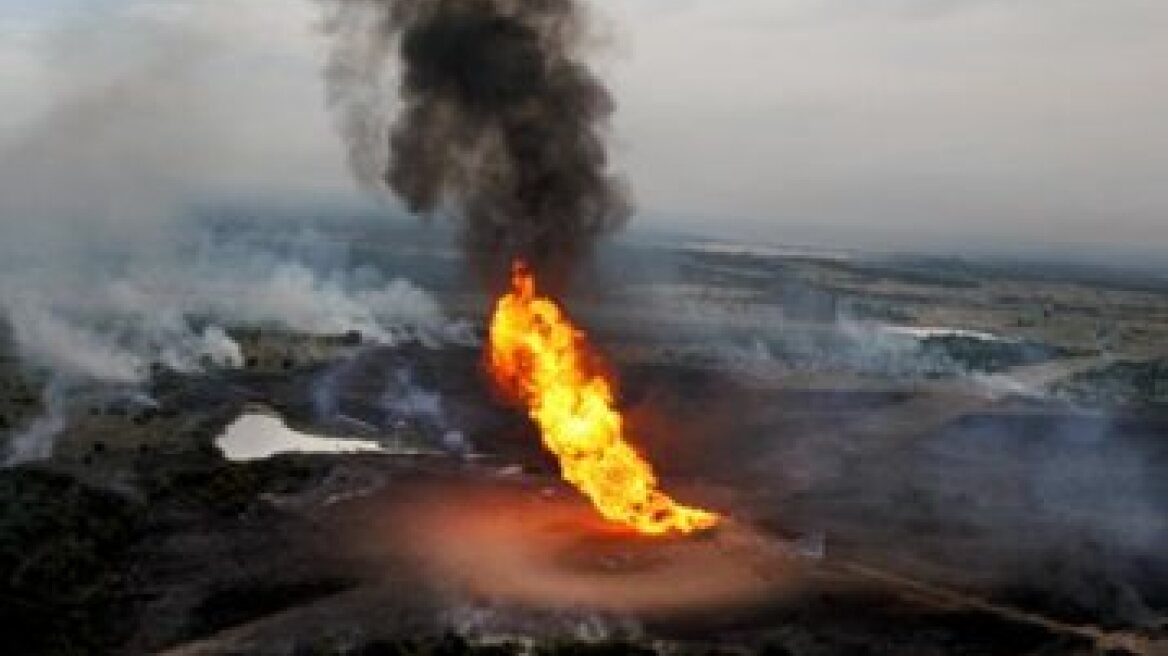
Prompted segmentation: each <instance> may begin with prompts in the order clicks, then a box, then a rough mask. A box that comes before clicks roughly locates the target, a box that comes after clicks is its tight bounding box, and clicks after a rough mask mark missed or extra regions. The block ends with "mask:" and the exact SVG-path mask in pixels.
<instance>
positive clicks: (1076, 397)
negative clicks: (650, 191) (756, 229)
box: [0, 244, 1168, 655]
mask: <svg viewBox="0 0 1168 656" xmlns="http://www.w3.org/2000/svg"><path fill="white" fill-rule="evenodd" d="M645 248H647V247H645V246H643V245H636V244H633V245H625V246H622V247H620V248H616V249H613V250H612V251H610V252H608V253H606V254H603V256H602V257H601V259H600V260H599V261H598V263H597V264H595V266H596V268H597V272H596V273H597V276H598V279H599V280H605V281H616V280H618V279H619V280H620V282H613V283H612V284H611V285H610V286H608V287H606V288H605V290H604V291H603V293H601V292H598V291H597V290H595V289H584V290H578V291H577V293H576V294H575V295H573V296H572V297H571V298H569V299H568V301H567V303H568V304H569V307H570V308H571V309H572V310H573V314H574V315H576V316H577V317H578V319H579V320H580V322H581V323H582V324H583V325H585V326H587V327H588V328H589V330H590V331H592V332H593V335H594V338H595V341H596V342H597V345H598V347H599V348H600V349H601V350H602V351H603V352H604V353H605V354H606V355H608V357H609V358H610V360H611V363H612V366H613V370H614V373H615V374H617V376H618V377H619V380H620V384H619V388H620V392H619V394H620V404H621V407H622V409H623V410H624V412H625V414H626V417H627V420H628V425H629V431H630V434H631V435H632V439H633V440H634V441H635V442H636V444H637V445H638V447H639V448H640V449H641V450H642V451H643V452H644V453H645V455H646V456H647V457H648V458H649V460H650V461H651V462H653V463H654V465H655V467H656V468H657V470H658V471H659V473H660V475H661V478H662V481H663V485H664V487H665V488H666V489H669V490H670V491H671V492H674V493H675V494H676V495H677V496H678V497H680V498H682V499H683V500H685V501H687V502H692V503H699V504H702V505H705V506H708V507H710V508H713V509H715V510H717V511H718V512H720V513H721V514H722V515H723V516H724V517H725V518H726V519H725V521H724V522H723V525H722V526H720V527H719V528H717V529H715V530H714V531H712V532H711V533H710V534H705V535H698V536H693V537H690V538H684V539H675V540H666V541H662V542H645V541H643V540H639V539H635V538H633V537H630V536H627V535H622V534H619V533H616V534H614V533H612V532H611V530H609V529H608V528H605V527H603V526H599V525H597V524H596V523H595V521H594V519H593V518H592V517H591V514H590V513H589V512H587V511H588V509H587V508H586V507H584V506H582V505H581V503H580V501H579V500H578V499H577V498H576V496H575V495H574V493H573V492H572V491H571V490H570V489H568V488H567V487H566V486H565V484H564V483H562V482H561V481H559V480H558V477H557V476H556V465H555V462H554V460H552V459H551V458H550V457H549V456H548V455H547V454H546V453H545V452H544V451H543V450H542V448H541V446H540V444H539V438H538V435H536V434H535V431H534V429H533V427H532V426H531V424H530V422H528V421H527V420H526V418H524V417H523V416H522V415H520V414H519V413H517V412H516V411H515V410H514V409H512V408H509V407H506V406H505V405H503V404H502V403H500V401H499V400H498V399H497V398H495V397H494V395H493V394H492V393H491V391H490V388H489V385H488V384H487V382H486V381H485V379H484V377H483V374H482V372H481V369H480V367H481V352H480V349H479V347H477V346H474V345H470V344H461V345H460V344H453V343H445V344H443V343H431V344H422V343H420V342H418V341H410V340H406V341H403V342H401V343H398V344H397V345H387V344H375V343H369V342H366V341H365V340H363V339H362V338H361V336H360V335H352V334H350V335H332V336H306V335H301V334H295V333H292V332H288V331H280V330H275V329H267V328H264V329H259V328H254V327H236V328H233V329H232V330H233V331H234V332H233V334H234V335H235V336H236V337H237V338H238V339H239V340H240V341H241V343H242V344H243V345H244V347H245V355H246V356H247V360H246V362H245V364H244V366H242V367H240V368H237V369H231V368H213V369H209V370H207V371H205V372H203V373H186V374H180V373H174V372H168V371H165V370H161V369H160V370H158V371H156V372H155V373H154V374H153V375H152V376H151V378H150V381H149V382H148V383H147V384H145V385H143V386H142V387H141V388H140V389H137V390H135V393H141V394H143V395H145V396H146V397H148V398H149V399H150V400H151V402H150V403H144V402H140V401H134V400H133V399H135V398H138V397H136V396H133V395H130V394H127V393H125V391H124V390H120V391H119V390H115V391H111V390H110V389H107V388H104V387H103V386H102V385H100V384H97V383H93V384H90V385H86V386H76V387H73V388H71V389H70V396H69V397H68V399H67V401H66V403H65V407H66V414H67V417H68V422H67V424H66V425H65V426H64V427H63V428H62V429H61V430H60V432H59V433H58V434H57V435H56V437H55V442H54V445H53V449H52V454H51V456H50V457H48V458H47V459H40V460H35V461H32V462H27V463H23V464H19V465H14V466H10V467H7V468H5V469H4V470H3V471H0V498H3V504H2V505H0V578H2V580H3V581H4V582H5V585H4V588H3V591H2V593H0V626H3V627H4V630H3V639H2V641H3V645H4V646H5V650H4V651H5V652H6V653H27V654H36V653H53V654H73V653H169V654H235V653H268V654H317V653H329V654H398V653H410V654H417V653H441V654H450V653H512V652H515V651H520V650H526V651H529V652H534V653H768V654H793V655H816V654H1035V655H1038V654H1093V653H1117V654H1118V653H1133V654H1159V653H1165V650H1166V649H1168V626H1166V624H1165V622H1166V618H1168V558H1166V557H1165V554H1168V526H1166V524H1165V518H1166V517H1168V478H1166V477H1165V476H1164V472H1165V471H1168V414H1166V413H1165V412H1164V410H1163V407H1164V406H1163V404H1162V403H1161V401H1162V399H1160V398H1159V396H1158V395H1159V394H1160V392H1161V391H1162V390H1160V387H1159V386H1160V384H1161V382H1162V381H1160V380H1159V379H1158V378H1157V376H1159V374H1160V373H1161V370H1162V369H1163V368H1162V367H1159V365H1158V364H1157V363H1159V362H1161V360H1160V359H1159V358H1162V357H1163V356H1164V354H1163V353H1158V352H1157V351H1156V348H1157V346H1156V344H1157V340H1158V337H1157V335H1160V334H1161V333H1162V331H1164V330H1166V329H1168V328H1166V327H1165V326H1164V325H1163V322H1162V321H1161V319H1162V318H1163V317H1164V316H1168V315H1165V314H1164V310H1163V308H1164V307H1165V306H1168V303H1166V302H1165V301H1164V300H1163V297H1161V296H1158V295H1157V293H1156V292H1155V291H1149V290H1147V289H1144V288H1143V287H1141V288H1138V289H1130V288H1126V287H1124V286H1123V285H1121V284H1119V283H1117V282H1116V281H1115V280H1112V279H1108V280H1107V281H1103V282H1101V281H1099V280H1091V279H1084V280H1069V279H1068V278H1066V277H1062V278H1057V277H1056V279H1055V280H1051V279H1048V278H1043V277H1040V276H1036V275H1022V273H1020V272H1018V271H1012V270H1008V269H1004V268H1003V267H1000V266H999V267H996V268H993V269H992V270H991V269H978V268H976V267H973V266H972V265H969V266H964V265H963V266H957V265H955V264H954V263H952V262H929V263H927V265H926V264H925V263H922V262H916V261H913V262H909V263H906V262H900V261H897V262H895V263H884V264H880V263H866V264H864V265H862V266H861V265H860V264H859V263H854V262H845V261H842V260H838V259H832V258H826V259H825V258H822V257H819V256H810V255H806V254H796V255H792V254H790V253H781V254H762V255H760V254H757V253H753V252H747V251H746V250H744V251H743V252H735V253H726V252H724V249H721V248H718V249H714V248H709V247H703V248H697V249H690V250H686V249H679V248H677V247H673V246H671V247H668V248H663V247H654V249H653V250H652V252H653V253H655V254H656V255H655V256H654V258H655V259H649V258H646V257H644V255H643V249H645ZM383 255H384V254H381V255H379V254H378V253H364V254H361V253H357V254H355V255H354V258H355V260H358V261H359V260H367V261H377V258H378V257H381V256H383ZM383 266H395V265H393V264H392V260H391V264H383ZM396 266H406V265H403V264H401V262H400V261H399V262H398V264H397V265H396ZM430 270H431V271H439V270H440V267H431V269H430ZM618 271H619V272H621V273H620V275H619V276H618V274H617V272H618ZM630 272H631V273H630ZM443 275H445V274H443ZM622 276H623V278H622ZM420 277H421V278H423V280H425V278H426V275H425V273H423V274H422V275H421V276H420ZM429 282H430V284H431V287H433V288H434V289H436V290H437V292H438V295H439V297H440V298H441V300H442V302H443V303H444V305H445V306H446V307H448V308H450V311H451V312H452V314H454V315H456V316H462V317H465V318H467V320H468V321H470V322H471V323H473V324H475V325H476V326H478V327H479V328H480V329H481V321H482V316H483V315H482V313H483V311H484V309H485V305H486V300H485V299H483V298H481V297H478V296H477V295H473V294H468V293H465V292H464V291H462V288H461V286H460V285H459V284H458V283H457V281H455V280H454V279H443V278H441V277H440V275H438V274H435V277H434V278H433V279H432V280H430V281H429ZM1104 282H1106V284H1104ZM1085 289H1091V290H1094V291H1092V292H1091V295H1090V298H1092V299H1094V300H1093V301H1092V303H1094V305H1091V306H1090V307H1086V306H1085V305H1084V304H1082V303H1075V302H1073V301H1074V299H1076V298H1079V299H1080V300H1082V299H1083V298H1086V297H1087V295H1086V292H1084V291H1083V290H1085ZM1099 299H1103V300H1099ZM1141 303H1142V304H1144V307H1145V310H1146V311H1145V312H1144V313H1143V314H1142V315H1138V313H1136V312H1135V310H1134V308H1135V307H1137V306H1139V305H1140V304H1141ZM1100 316H1103V317H1105V318H1106V320H1105V321H1102V322H1101V320H1100V318H1099V317H1100ZM1101 323H1103V324H1106V325H1105V326H1102V327H1101ZM906 327H907V328H908V329H912V330H918V329H922V330H925V332H923V333H921V332H917V333H914V332H912V330H909V331H908V332H904V330H903V329H905V328H906ZM938 327H948V328H952V329H959V330H955V331H950V332H937V333H929V332H928V330H933V329H936V328H938ZM893 328H895V330H893ZM313 340H317V341H313ZM1162 343H1163V342H1160V344H1162ZM1161 348H1162V347H1161ZM1117 363H1118V364H1117ZM1139 363H1143V364H1139ZM1157 367H1159V368H1157ZM5 371H6V372H7V378H6V380H5V388H4V390H5V394H6V397H5V401H4V403H5V406H4V407H5V410H4V412H5V417H6V418H7V419H6V421H7V422H8V423H7V428H5V427H3V426H0V428H3V429H4V430H5V431H7V432H6V433H5V434H6V435H8V436H12V435H17V434H19V430H20V428H21V427H23V426H28V425H29V423H30V422H31V421H32V420H33V419H34V418H35V417H37V416H38V413H41V412H43V411H44V408H43V407H41V405H42V402H41V401H38V399H40V398H41V396H42V394H41V392H42V390H43V389H44V386H45V385H46V384H47V382H46V381H48V380H49V376H48V374H46V373H44V372H41V373H37V372H36V370H35V369H34V370H32V371H30V370H28V369H26V368H24V367H23V366H21V363H20V361H19V360H17V359H15V358H13V359H12V360H7V361H6V364H5ZM1160 378H1162V376H1160ZM1100 380H1104V381H1110V382H1108V383H1107V385H1109V386H1108V387H1107V388H1106V391H1098V390H1099V389H1101V385H1102V383H1098V384H1097V381H1100ZM1165 389H1168V388H1165ZM1092 390H1095V392H1093V391H1092ZM1116 390H1118V391H1116ZM257 413H258V414H263V415H269V416H276V417H278V418H279V419H280V420H281V421H282V422H283V423H284V424H286V425H287V426H288V427H289V428H291V429H294V430H296V431H300V432H303V433H310V434H314V435H323V436H329V437H335V438H342V439H360V440H366V441H372V442H374V443H376V444H379V445H381V446H382V447H383V449H384V452H381V453H351V454H309V453H285V454H279V455H274V456H272V457H269V458H264V459H257V460H249V461H232V460H230V459H229V458H228V457H226V454H225V452H224V451H223V450H222V449H221V448H220V447H219V446H218V443H217V440H218V438H219V436H220V435H221V434H223V432H224V431H225V430H226V429H227V428H228V427H229V426H230V425H232V423H233V422H234V421H235V420H236V419H237V418H238V417H239V416H241V415H245V414H257Z"/></svg>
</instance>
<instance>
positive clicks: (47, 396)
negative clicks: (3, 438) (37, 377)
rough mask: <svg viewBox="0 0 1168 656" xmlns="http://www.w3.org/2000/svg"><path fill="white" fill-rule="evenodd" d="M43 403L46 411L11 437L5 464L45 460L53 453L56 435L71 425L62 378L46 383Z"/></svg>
mask: <svg viewBox="0 0 1168 656" xmlns="http://www.w3.org/2000/svg"><path fill="white" fill-rule="evenodd" d="M42 403H43V404H44V411H43V413H42V414H41V415H40V416H39V417H36V418H35V419H33V420H32V421H31V422H30V423H29V424H28V426H26V427H25V428H24V430H21V431H19V432H17V433H15V434H13V435H12V436H11V437H10V438H9V440H8V443H7V445H6V447H7V452H6V453H4V454H3V464H4V466H5V467H11V466H13V465H20V464H23V463H26V462H34V461H37V460H45V459H46V458H48V457H49V456H51V455H52V454H53V445H54V443H55V442H56V439H57V436H58V435H60V434H61V432H62V431H63V430H65V427H66V426H67V425H68V422H67V420H66V413H65V395H64V390H63V389H62V386H61V383H60V382H59V381H56V380H54V381H52V382H50V383H49V384H48V385H46V386H45V389H44V393H43V398H42Z"/></svg>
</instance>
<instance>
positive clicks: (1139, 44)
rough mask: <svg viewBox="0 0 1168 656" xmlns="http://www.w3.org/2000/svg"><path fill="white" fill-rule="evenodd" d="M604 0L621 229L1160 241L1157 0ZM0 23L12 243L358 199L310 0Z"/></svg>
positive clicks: (72, 5) (1008, 245)
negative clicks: (324, 80)
mask: <svg viewBox="0 0 1168 656" xmlns="http://www.w3.org/2000/svg"><path fill="white" fill-rule="evenodd" d="M594 8H595V13H596V14H597V15H598V17H599V18H600V20H601V22H602V25H603V27H604V29H603V30H602V32H603V38H601V39H599V40H600V41H603V43H599V44H597V52H598V56H599V59H600V64H601V73H602V75H603V76H604V77H605V78H606V79H608V80H610V81H611V83H612V84H613V88H614V94H615V96H616V101H617V104H618V108H617V112H616V115H615V135H614V136H615V140H614V144H615V148H614V158H615V164H616V167H617V168H618V169H620V170H624V171H625V172H627V174H628V176H629V178H630V183H631V186H632V188H633V189H634V191H635V195H636V197H637V205H638V207H639V208H640V210H641V213H640V216H638V217H637V218H636V220H635V221H634V225H637V226H642V227H648V228H665V229H677V230H684V231H690V232H700V233H705V234H713V235H717V236H728V237H738V238H749V239H765V240H769V241H776V242H814V243H819V244H830V245H834V246H839V247H862V248H871V247H878V248H894V249H922V248H923V249H934V250H945V251H952V250H960V251H978V252H990V251H994V250H995V249H1007V250H1009V251H1010V252H1011V253H1017V254H1026V253H1033V252H1038V253H1041V254H1044V255H1047V256H1049V255H1058V254H1068V255H1071V256H1074V257H1091V258H1092V259H1095V260H1104V261H1107V260H1112V261H1122V262H1129V261H1130V259H1131V255H1132V254H1136V255H1141V256H1143V259H1144V260H1147V261H1158V262H1160V263H1163V256H1162V255H1160V254H1161V253H1164V252H1168V231H1166V230H1165V229H1164V227H1163V226H1164V225H1165V217H1166V214H1168V211H1166V210H1168V190H1166V189H1165V188H1164V185H1163V184H1162V180H1163V179H1164V178H1165V175H1166V174H1168V131H1166V130H1164V129H1163V126H1162V117H1163V116H1164V115H1165V113H1166V112H1168V89H1165V87H1164V85H1162V84H1158V83H1157V81H1159V80H1163V79H1165V78H1166V77H1168V42H1165V40H1164V39H1163V38H1162V35H1163V34H1164V33H1165V30H1166V29H1168V6H1165V5H1164V4H1163V3H1161V2H1157V1H1156V0H1119V1H1116V2H1107V3H1101V2H1094V1H1091V0H1070V1H1066V2H1053V1H1046V2H1025V3H1021V2H1001V1H997V0H962V1H952V0H946V1H940V0H938V1H933V2H928V1H923V0H895V1H894V0H882V1H879V2H865V3H858V2H844V1H842V0H835V1H831V2H823V1H812V0H795V1H791V2H772V1H770V0H730V1H724V2H704V3H699V2H680V1H678V0H669V1H668V2H665V1H663V0H624V1H621V2H596V3H594ZM0 17H2V18H3V21H2V22H0V24H2V26H3V27H0V102H3V104H4V106H5V108H6V111H5V113H4V116H2V117H0V154H2V157H0V160H2V163H0V167H2V171H3V175H2V176H0V198H3V201H2V204H0V208H2V209H3V211H4V221H3V224H2V228H0V231H2V232H0V236H3V241H4V243H5V244H13V243H21V244H22V245H24V244H27V243H29V242H30V241H34V240H40V241H44V242H49V243H55V242H54V241H53V239H55V238H56V237H59V236H61V233H64V235H66V236H68V237H73V236H76V234H77V233H76V228H77V227H78V226H80V227H83V228H84V229H85V231H86V234H85V235H83V236H84V237H85V238H86V239H89V238H91V237H93V236H94V235H98V236H107V237H113V236H114V235H116V234H127V233H126V231H125V229H126V227H127V226H129V227H130V230H131V231H132V232H133V233H134V234H135V235H136V236H138V235H140V229H141V228H142V227H143V226H151V229H156V228H153V226H157V225H159V221H160V219H165V218H166V217H168V216H174V215H181V214H182V212H181V209H182V208H183V207H184V206H185V204H186V203H188V202H189V201H191V200H192V199H206V198H208V197H211V198H219V197H223V196H235V197H238V196H241V195H245V196H249V197H253V198H254V197H259V198H267V199H280V200H281V201H282V202H297V201H298V200H299V199H303V198H309V197H313V198H317V199H319V198H342V199H348V198H353V197H356V195H357V194H358V193H359V192H358V191H357V190H356V189H354V185H353V183H352V181H351V176H350V175H349V174H348V172H347V170H346V166H345V161H344V154H343V147H342V145H341V144H340V143H338V139H337V137H336V131H335V130H334V129H333V118H332V117H330V115H329V113H328V112H327V110H326V109H325V106H324V100H323V97H322V93H321V86H320V85H321V82H320V69H321V66H322V63H323V56H324V50H325V48H326V45H327V44H326V40H325V39H324V37H323V36H322V34H321V30H320V22H321V17H322V7H321V6H320V5H319V4H317V3H313V2H308V1H307V0H272V1H267V2H263V3H247V4H246V5H244V6H239V5H237V4H235V3H219V2H199V1H197V0H107V1H106V2H101V3H91V2H80V1H77V0H51V1H49V2H31V1H29V0H17V1H15V2H8V3H6V5H5V8H4V9H3V10H0ZM386 90H387V92H388V91H392V84H390V85H387V87H386ZM391 96H392V94H390V93H387V95H386V97H385V98H383V99H375V100H378V101H384V102H386V103H390V102H392V101H391ZM30 180H33V181H36V184H30V182H29V181H30ZM143 181H146V182H148V184H142V182H143ZM48 219H52V221H48ZM62 225H63V227H62ZM162 225H165V221H163V222H162Z"/></svg>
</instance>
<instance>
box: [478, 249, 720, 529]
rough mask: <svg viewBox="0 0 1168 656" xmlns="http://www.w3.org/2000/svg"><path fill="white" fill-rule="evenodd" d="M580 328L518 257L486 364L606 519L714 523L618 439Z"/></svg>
mask: <svg viewBox="0 0 1168 656" xmlns="http://www.w3.org/2000/svg"><path fill="white" fill-rule="evenodd" d="M596 363H597V358H596V356H595V355H594V354H593V353H592V350H591V346H590V345H589V344H588V341H587V339H586V338H585V336H584V334H583V333H582V332H581V331H580V330H579V329H577V328H576V327H575V326H574V325H573V324H572V322H571V321H570V320H569V319H568V318H567V317H566V316H565V315H564V313H563V312H562V311H561V310H560V308H559V306H558V305H556V303H555V301H553V300H551V299H550V298H547V297H545V296H540V295H538V294H537V293H536V288H535V278H534V277H533V276H532V274H531V272H530V271H529V270H528V269H527V267H526V266H525V265H524V264H523V263H522V262H517V263H516V264H515V265H514V267H513V271H512V276H511V290H510V292H509V293H507V294H506V295H504V296H503V297H502V298H500V299H499V301H498V303H497V304H496V306H495V312H494V315H493V317H492V318H491V327H490V344H489V350H488V353H487V368H488V370H489V372H490V374H491V375H492V377H493V379H494V381H495V383H496V384H497V385H498V387H499V389H500V390H501V391H502V392H503V393H504V394H506V395H507V396H508V397H510V398H511V399H513V400H514V401H515V402H517V403H520V404H522V405H523V406H524V407H525V408H526V409H527V411H528V415H529V416H530V417H531V419H532V421H534V422H535V424H536V426H538V427H539V430H540V434H541V435H542V437H543V443H544V445H545V446H546V447H547V448H548V449H549V450H550V451H551V452H552V453H554V454H555V455H556V457H557V458H559V462H560V470H561V475H562V476H563V478H564V479H565V480H567V481H568V482H569V483H571V484H572V485H574V486H575V487H576V488H577V489H578V490H580V492H582V493H583V494H584V495H585V496H586V497H588V498H589V499H590V500H591V501H592V504H593V505H594V506H595V507H596V509H597V510H598V511H599V512H600V514H601V515H602V516H604V517H605V518H606V519H608V520H610V521H613V522H619V523H621V524H625V525H627V526H629V527H632V528H633V529H635V530H637V531H639V532H641V533H646V534H650V535H660V534H664V533H668V532H670V531H679V532H683V533H689V532H691V531H695V530H700V529H704V528H709V527H711V526H714V525H715V524H716V523H717V522H718V517H717V515H715V514H714V513H711V512H707V511H705V510H701V509H698V508H691V507H688V506H684V505H681V504H679V503H677V502H676V501H674V500H673V499H671V498H670V497H669V496H668V495H666V494H665V493H664V492H662V491H661V490H659V489H658V487H657V478H656V476H654V475H653V469H652V467H650V466H649V463H648V462H646V461H645V460H644V458H642V457H641V456H640V455H639V454H638V453H637V452H636V451H635V450H634V449H633V447H632V446H630V445H629V443H628V442H626V441H625V440H624V435H623V432H624V431H623V426H622V418H621V415H620V413H619V412H617V410H616V409H615V408H614V407H613V394H612V386H611V384H610V383H609V379H608V378H607V377H606V376H605V374H604V372H603V371H601V370H600V369H599V367H598V366H597V364H596Z"/></svg>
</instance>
